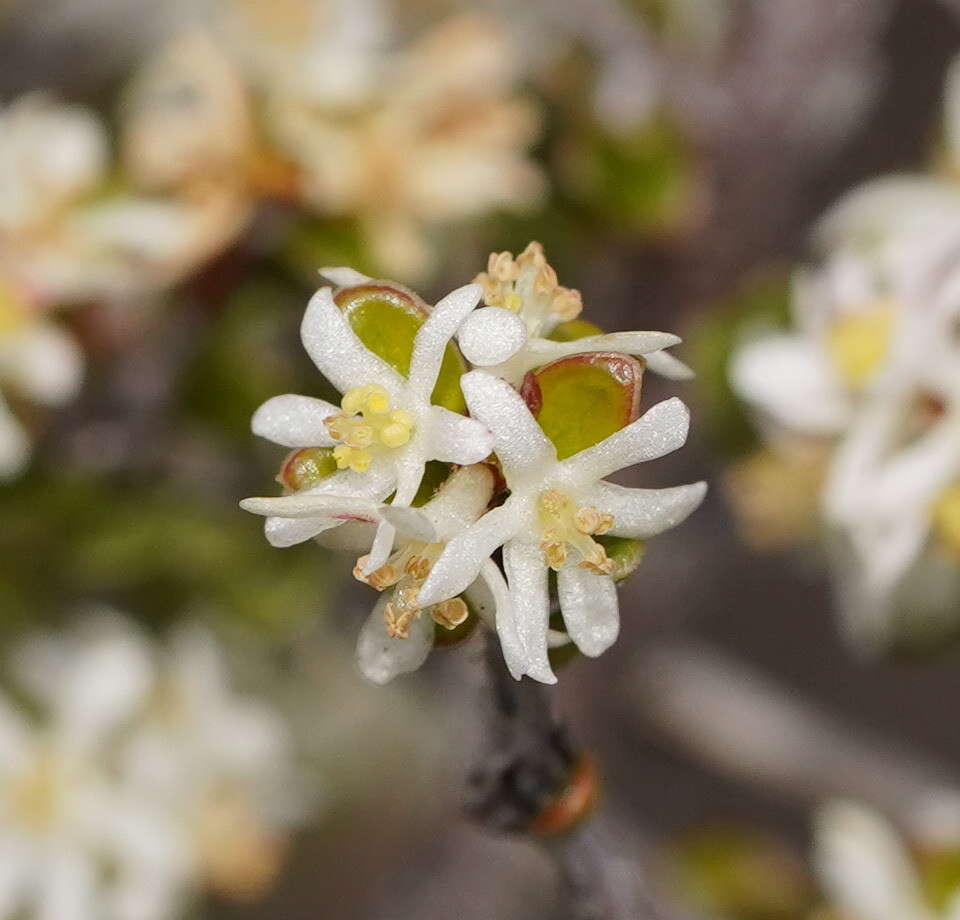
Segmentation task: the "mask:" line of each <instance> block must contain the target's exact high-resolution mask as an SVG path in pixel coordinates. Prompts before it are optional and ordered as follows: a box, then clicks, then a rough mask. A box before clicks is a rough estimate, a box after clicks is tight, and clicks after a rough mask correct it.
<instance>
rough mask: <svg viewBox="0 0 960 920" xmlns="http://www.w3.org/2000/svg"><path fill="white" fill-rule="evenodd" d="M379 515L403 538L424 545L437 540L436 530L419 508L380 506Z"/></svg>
mask: <svg viewBox="0 0 960 920" xmlns="http://www.w3.org/2000/svg"><path fill="white" fill-rule="evenodd" d="M380 514H381V515H382V516H383V519H384V520H385V521H388V522H389V523H390V524H392V525H393V528H394V530H396V531H397V533H399V534H401V535H402V536H404V537H407V538H409V539H413V540H421V541H423V542H424V543H434V542H436V540H437V530H436V528H435V527H434V526H433V522H432V521H431V520H430V518H429V517H428V516H427V515H426V514H425V513H424V512H423V511H422V510H421V509H420V508H404V507H394V506H393V505H382V506H381V507H380Z"/></svg>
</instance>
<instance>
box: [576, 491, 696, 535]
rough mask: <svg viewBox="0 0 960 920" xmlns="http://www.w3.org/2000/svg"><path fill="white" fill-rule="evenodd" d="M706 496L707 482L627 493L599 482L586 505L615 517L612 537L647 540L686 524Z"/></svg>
mask: <svg viewBox="0 0 960 920" xmlns="http://www.w3.org/2000/svg"><path fill="white" fill-rule="evenodd" d="M706 494H707V484H706V483H705V482H693V483H690V484H689V485H685V486H675V487H674V488H672V489H628V488H626V487H625V486H618V485H615V484H614V483H611V482H600V483H597V485H596V486H595V487H594V488H593V489H591V490H590V494H589V497H588V498H587V503H588V504H590V505H593V506H594V507H596V508H597V509H598V510H600V511H605V512H607V513H608V514H612V515H613V527H611V528H610V531H609V533H610V534H611V535H612V536H614V537H632V538H633V539H636V540H645V539H647V538H648V537H655V536H656V535H657V534H658V533H663V532H664V531H665V530H669V529H670V528H671V527H676V526H677V524H679V523H680V522H681V521H684V520H685V519H686V518H687V517H688V516H689V515H690V514H691V513H692V512H693V511H695V510H696V509H697V508H698V507H699V505H700V503H701V502H702V501H703V497H704V496H705V495H706Z"/></svg>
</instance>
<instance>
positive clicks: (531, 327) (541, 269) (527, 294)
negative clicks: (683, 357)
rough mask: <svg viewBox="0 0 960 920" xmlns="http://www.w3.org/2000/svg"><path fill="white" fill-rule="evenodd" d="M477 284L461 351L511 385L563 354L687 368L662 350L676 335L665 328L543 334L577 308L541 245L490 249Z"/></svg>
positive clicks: (666, 370)
mask: <svg viewBox="0 0 960 920" xmlns="http://www.w3.org/2000/svg"><path fill="white" fill-rule="evenodd" d="M474 280H475V281H476V282H477V283H479V284H482V285H483V292H484V303H485V304H486V306H485V307H483V308H482V309H479V310H475V311H474V312H473V313H471V314H470V315H469V316H468V317H467V318H466V320H465V321H464V323H463V325H462V326H461V327H460V332H459V334H458V336H457V339H458V342H459V344H460V349H461V350H462V351H463V354H464V356H465V357H466V358H467V360H468V361H470V362H471V363H472V364H474V365H476V366H477V367H484V368H486V369H487V370H488V371H489V372H490V373H491V374H496V375H497V376H498V377H502V378H503V379H504V380H507V381H509V382H510V383H512V384H514V385H517V384H519V383H520V382H521V381H522V380H523V376H524V374H526V373H527V371H529V370H532V369H533V368H536V367H542V366H543V365H545V364H549V363H550V362H551V361H555V360H557V359H558V358H563V357H566V356H567V355H575V354H586V353H589V352H605V351H609V352H619V353H620V354H628V355H641V356H643V358H644V360H645V361H646V364H647V366H648V367H649V368H650V369H651V370H653V371H655V372H657V373H660V374H663V375H664V376H666V377H671V378H673V379H677V380H684V379H687V378H689V377H691V376H692V372H691V371H690V370H689V368H687V367H686V366H685V365H684V364H682V363H681V362H680V361H678V360H677V359H676V358H674V357H673V356H672V355H670V354H668V353H667V352H665V351H663V349H665V348H669V347H670V346H671V345H676V344H677V343H678V342H679V341H680V339H679V338H678V337H677V336H675V335H671V334H669V333H667V332H616V333H612V334H609V335H590V336H585V337H584V338H579V339H576V340H574V341H570V342H555V341H552V340H550V339H548V338H547V335H549V333H550V332H551V331H552V330H553V329H554V327H556V326H557V324H558V323H562V322H566V321H569V320H572V319H576V317H577V316H578V315H579V314H580V310H581V309H582V306H583V304H582V302H581V298H580V292H579V291H575V290H571V289H570V288H565V287H562V286H561V285H560V284H559V283H558V281H557V274H556V272H555V271H554V270H553V268H552V267H551V266H550V264H549V263H548V262H547V260H546V257H545V255H544V252H543V247H542V246H541V245H540V244H539V243H530V245H529V246H527V248H526V249H525V250H524V251H523V252H522V253H521V254H520V255H519V256H517V258H516V259H514V258H513V256H512V255H511V254H510V253H509V252H495V253H491V255H490V259H489V262H488V265H487V271H486V272H483V273H481V274H480V275H478V276H477V277H476V279H474Z"/></svg>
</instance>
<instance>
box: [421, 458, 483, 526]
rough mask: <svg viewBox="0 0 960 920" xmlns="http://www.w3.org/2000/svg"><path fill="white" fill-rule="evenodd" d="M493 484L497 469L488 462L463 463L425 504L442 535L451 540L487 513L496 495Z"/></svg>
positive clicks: (428, 516) (424, 508)
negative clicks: (489, 465) (492, 467)
mask: <svg viewBox="0 0 960 920" xmlns="http://www.w3.org/2000/svg"><path fill="white" fill-rule="evenodd" d="M493 488H494V476H493V471H492V470H491V469H490V468H489V467H488V466H481V465H479V464H477V465H474V466H464V467H461V468H460V469H458V470H456V471H455V472H454V473H452V474H451V475H450V477H449V478H448V479H447V480H446V482H444V483H443V484H442V485H441V486H440V488H439V489H438V490H437V492H436V494H435V495H434V496H433V498H431V499H430V501H428V502H427V504H426V505H424V506H423V513H424V515H426V517H427V518H428V519H429V520H430V521H431V522H432V523H433V525H434V528H435V530H436V533H437V534H438V535H439V536H440V538H441V539H444V540H449V539H450V538H451V537H454V536H456V535H457V534H458V533H460V531H462V530H463V528H464V527H467V526H468V525H470V524H472V523H473V522H474V521H476V520H477V519H478V518H479V517H480V515H481V514H483V512H484V511H485V510H486V508H487V505H488V504H489V503H490V499H491V497H492V496H493Z"/></svg>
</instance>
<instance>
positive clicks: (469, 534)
mask: <svg viewBox="0 0 960 920" xmlns="http://www.w3.org/2000/svg"><path fill="white" fill-rule="evenodd" d="M518 527H519V522H518V520H517V517H516V515H515V514H514V513H513V510H512V509H511V507H510V502H509V501H508V502H507V503H506V504H505V505H501V506H500V507H499V508H494V509H493V510H492V511H488V512H487V513H486V514H485V515H484V516H483V517H482V518H480V520H479V521H477V522H476V524H473V525H471V526H470V527H468V528H467V529H466V530H464V531H463V532H462V533H460V534H458V535H457V536H456V537H454V538H453V539H452V540H451V541H450V542H449V543H447V545H446V548H445V549H444V551H443V552H442V553H441V554H440V557H439V558H438V559H437V561H436V562H435V563H434V564H433V568H432V569H431V570H430V574H429V575H428V576H427V579H426V581H425V582H424V583H423V586H422V587H421V588H420V602H421V603H423V604H437V603H439V602H440V601H444V600H447V599H448V598H451V597H456V596H457V595H458V594H462V593H463V592H464V591H465V590H466V589H467V587H468V586H469V585H470V584H471V583H472V582H473V581H474V579H476V577H477V576H478V575H479V574H480V569H481V567H482V566H483V563H484V562H485V561H486V560H487V559H488V558H489V557H490V555H491V553H493V552H494V551H495V550H496V549H497V548H498V547H500V546H502V545H503V544H504V543H505V542H506V541H507V540H509V539H510V538H511V537H512V536H513V535H514V533H515V532H516V530H517V528H518Z"/></svg>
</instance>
